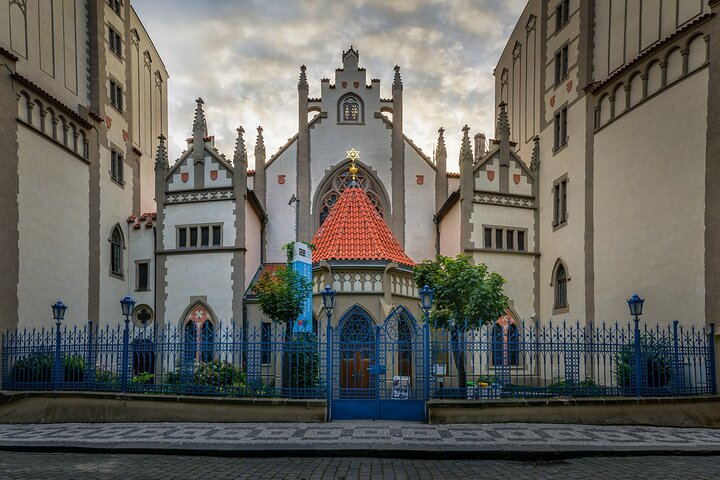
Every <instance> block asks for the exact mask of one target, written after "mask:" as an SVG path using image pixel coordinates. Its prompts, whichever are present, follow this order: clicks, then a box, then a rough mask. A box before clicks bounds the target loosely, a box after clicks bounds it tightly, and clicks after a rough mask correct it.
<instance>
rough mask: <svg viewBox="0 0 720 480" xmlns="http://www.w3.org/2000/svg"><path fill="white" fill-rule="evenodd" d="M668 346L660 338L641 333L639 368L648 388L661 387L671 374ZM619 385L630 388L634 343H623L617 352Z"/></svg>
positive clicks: (633, 361)
mask: <svg viewBox="0 0 720 480" xmlns="http://www.w3.org/2000/svg"><path fill="white" fill-rule="evenodd" d="M669 351H670V350H669V347H668V345H667V344H666V343H665V342H664V341H662V340H656V339H654V338H652V337H649V336H646V335H643V336H642V337H641V338H640V368H642V369H643V370H644V371H645V372H644V373H645V378H646V380H647V386H648V387H649V388H663V387H666V386H667V385H668V384H669V383H670V378H671V376H672V369H671V362H670V359H669V358H668V357H669ZM615 373H616V376H617V383H618V386H619V387H622V388H630V387H631V386H632V385H633V384H634V381H633V380H634V378H633V376H634V375H635V344H634V343H633V344H630V345H625V346H623V347H622V348H621V349H620V352H619V353H618V354H617V364H616V367H615Z"/></svg>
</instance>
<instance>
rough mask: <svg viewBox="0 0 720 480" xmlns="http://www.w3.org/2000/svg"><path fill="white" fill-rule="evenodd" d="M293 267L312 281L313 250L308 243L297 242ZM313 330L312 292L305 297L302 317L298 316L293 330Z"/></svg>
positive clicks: (307, 331)
mask: <svg viewBox="0 0 720 480" xmlns="http://www.w3.org/2000/svg"><path fill="white" fill-rule="evenodd" d="M292 267H293V269H294V270H295V271H296V272H298V273H299V274H300V275H301V276H303V277H305V278H307V279H308V281H309V282H312V251H311V250H310V247H308V246H307V245H306V244H304V243H300V242H295V246H294V247H293V257H292ZM312 331H313V325H312V292H310V294H308V297H307V298H306V299H305V304H304V305H303V311H302V313H301V314H300V317H298V319H297V320H296V321H295V324H294V325H293V332H296V333H298V332H301V333H311V332H312Z"/></svg>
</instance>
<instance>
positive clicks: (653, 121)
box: [594, 70, 708, 326]
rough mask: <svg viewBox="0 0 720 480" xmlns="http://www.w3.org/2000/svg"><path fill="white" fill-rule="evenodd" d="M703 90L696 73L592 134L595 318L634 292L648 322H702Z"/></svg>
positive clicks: (622, 313) (613, 311) (621, 305)
mask: <svg viewBox="0 0 720 480" xmlns="http://www.w3.org/2000/svg"><path fill="white" fill-rule="evenodd" d="M707 91H708V73H707V70H703V71H700V72H698V73H696V74H694V75H692V76H690V77H687V78H686V79H685V80H683V81H681V82H680V83H678V84H677V85H675V86H673V87H671V88H670V89H668V90H666V91H665V92H664V93H662V94H661V95H659V96H657V97H655V98H652V99H650V100H649V101H647V102H646V103H644V104H643V105H641V106H638V107H636V108H635V109H634V110H632V111H630V112H628V113H626V114H625V116H623V117H622V118H619V119H617V120H616V121H615V122H613V123H612V124H610V125H608V126H606V127H605V128H603V129H602V130H601V131H600V132H598V133H597V134H596V135H595V173H594V177H595V193H594V196H595V202H594V205H595V208H594V214H595V232H594V236H595V305H596V319H597V320H607V321H615V320H621V321H624V320H626V319H627V318H628V312H627V304H626V303H625V299H626V298H628V296H629V295H631V294H633V293H638V294H640V295H641V296H642V297H644V298H645V299H646V302H645V308H644V315H643V319H645V320H647V321H649V322H653V323H654V322H661V324H665V323H667V322H671V321H672V320H675V319H677V320H680V321H681V322H682V323H684V324H685V325H696V326H699V325H702V324H703V323H704V320H705V311H704V305H705V302H704V296H705V289H704V282H705V277H704V251H705V244H704V211H705V208H704V195H705V188H704V187H705V181H704V175H705V161H706V160H705V144H706V133H707V123H706V118H707V117H706V112H707ZM669 118H678V119H679V118H682V119H683V121H682V122H671V121H668V119H669Z"/></svg>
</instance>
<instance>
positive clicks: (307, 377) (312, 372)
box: [289, 333, 320, 390]
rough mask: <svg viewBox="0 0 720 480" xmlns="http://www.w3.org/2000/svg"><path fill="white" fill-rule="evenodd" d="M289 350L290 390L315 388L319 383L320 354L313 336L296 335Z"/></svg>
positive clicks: (309, 334) (308, 334) (306, 334)
mask: <svg viewBox="0 0 720 480" xmlns="http://www.w3.org/2000/svg"><path fill="white" fill-rule="evenodd" d="M289 350H290V388H291V389H293V390H294V389H312V388H317V386H318V384H319V383H320V354H319V352H318V345H317V338H316V336H315V334H314V333H300V334H297V335H296V336H295V337H293V339H292V340H291V342H290V347H289Z"/></svg>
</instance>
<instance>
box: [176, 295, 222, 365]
mask: <svg viewBox="0 0 720 480" xmlns="http://www.w3.org/2000/svg"><path fill="white" fill-rule="evenodd" d="M183 332H184V334H185V339H184V342H183V343H184V357H185V360H186V361H187V362H205V363H207V362H212V361H213V359H214V358H215V323H214V321H213V318H212V316H211V315H210V313H209V312H208V309H207V308H206V307H205V306H204V305H203V304H200V303H198V304H196V305H194V306H193V307H192V308H191V309H190V310H189V311H188V313H187V315H186V316H185V319H184V322H183Z"/></svg>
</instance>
